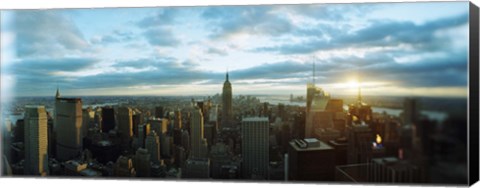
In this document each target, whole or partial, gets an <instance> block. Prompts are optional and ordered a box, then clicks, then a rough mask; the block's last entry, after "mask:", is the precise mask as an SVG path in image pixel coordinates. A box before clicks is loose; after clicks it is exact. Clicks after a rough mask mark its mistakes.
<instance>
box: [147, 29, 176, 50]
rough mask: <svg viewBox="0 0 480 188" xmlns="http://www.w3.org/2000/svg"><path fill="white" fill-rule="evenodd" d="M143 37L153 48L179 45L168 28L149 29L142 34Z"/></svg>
mask: <svg viewBox="0 0 480 188" xmlns="http://www.w3.org/2000/svg"><path fill="white" fill-rule="evenodd" d="M143 36H144V37H145V39H146V40H147V41H148V43H150V44H151V45H153V46H167V47H172V46H177V45H179V44H180V43H181V41H180V40H179V39H177V38H176V37H175V35H174V33H173V32H172V30H171V29H169V28H164V27H160V28H151V29H148V30H146V31H145V32H143Z"/></svg>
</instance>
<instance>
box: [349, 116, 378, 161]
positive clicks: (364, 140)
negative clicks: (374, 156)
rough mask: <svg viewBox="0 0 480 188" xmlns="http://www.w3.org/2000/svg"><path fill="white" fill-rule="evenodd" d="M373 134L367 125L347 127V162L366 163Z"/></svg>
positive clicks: (368, 158)
mask: <svg viewBox="0 0 480 188" xmlns="http://www.w3.org/2000/svg"><path fill="white" fill-rule="evenodd" d="M373 141H374V135H373V133H372V131H371V129H370V128H369V127H368V125H354V126H351V127H348V152H347V153H348V164H359V163H368V162H369V161H370V159H371V158H370V154H371V151H372V142H373Z"/></svg>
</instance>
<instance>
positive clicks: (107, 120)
mask: <svg viewBox="0 0 480 188" xmlns="http://www.w3.org/2000/svg"><path fill="white" fill-rule="evenodd" d="M113 129H115V111H114V110H113V108H111V107H104V108H102V132H104V133H108V132H109V131H110V130H113Z"/></svg>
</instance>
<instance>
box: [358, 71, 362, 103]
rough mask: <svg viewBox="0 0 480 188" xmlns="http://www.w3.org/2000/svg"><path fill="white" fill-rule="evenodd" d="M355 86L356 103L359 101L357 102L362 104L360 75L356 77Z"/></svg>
mask: <svg viewBox="0 0 480 188" xmlns="http://www.w3.org/2000/svg"><path fill="white" fill-rule="evenodd" d="M357 87H358V96H357V100H358V103H359V104H362V87H361V81H360V76H359V77H358V83H357Z"/></svg>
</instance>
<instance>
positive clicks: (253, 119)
mask: <svg viewBox="0 0 480 188" xmlns="http://www.w3.org/2000/svg"><path fill="white" fill-rule="evenodd" d="M243 121H267V122H268V118H267V117H246V118H242V122H243Z"/></svg>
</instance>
